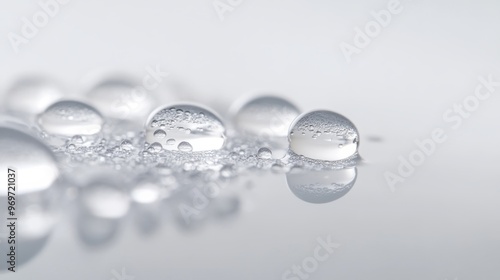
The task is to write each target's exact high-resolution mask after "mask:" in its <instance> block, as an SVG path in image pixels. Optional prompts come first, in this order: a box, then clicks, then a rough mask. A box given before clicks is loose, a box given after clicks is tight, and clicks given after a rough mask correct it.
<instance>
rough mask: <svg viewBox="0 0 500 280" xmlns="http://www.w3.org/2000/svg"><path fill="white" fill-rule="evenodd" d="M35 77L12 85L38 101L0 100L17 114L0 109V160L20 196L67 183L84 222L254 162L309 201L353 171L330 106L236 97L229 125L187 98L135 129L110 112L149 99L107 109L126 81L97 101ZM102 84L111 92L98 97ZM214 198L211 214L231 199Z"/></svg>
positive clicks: (350, 145) (334, 192)
mask: <svg viewBox="0 0 500 280" xmlns="http://www.w3.org/2000/svg"><path fill="white" fill-rule="evenodd" d="M37 83H38V85H43V86H42V87H41V89H40V92H38V91H36V87H34V86H33V85H37ZM37 83H35V82H32V83H27V84H21V85H18V86H16V87H14V90H13V92H14V93H19V94H20V96H21V97H23V98H33V99H34V100H40V102H42V101H43V102H42V103H44V102H45V103H46V106H45V108H43V109H42V108H29V109H26V110H21V109H20V108H21V107H22V106H21V107H20V106H19V105H20V104H19V100H18V99H16V98H14V97H12V96H10V95H8V96H7V97H6V99H5V100H7V101H8V102H7V105H8V106H10V105H12V104H14V105H16V106H17V107H16V106H14V105H12V108H10V109H8V110H5V111H6V112H10V115H11V116H16V117H19V118H21V119H22V120H20V121H19V120H17V119H13V118H12V117H11V116H8V117H0V154H1V155H2V156H1V157H0V167H1V168H2V169H3V170H6V169H8V168H11V167H13V166H14V167H15V168H16V169H18V170H19V172H21V173H22V174H29V176H23V187H22V188H20V191H19V194H20V195H21V194H30V193H33V194H36V193H40V192H46V191H48V190H50V189H51V187H54V186H56V185H57V182H59V181H60V180H64V181H66V182H65V184H63V185H70V186H74V188H68V190H67V192H68V196H71V195H70V194H73V196H75V194H76V198H75V200H76V201H77V202H78V205H80V206H81V207H80V209H81V211H82V217H83V218H82V220H83V221H85V222H89V223H94V224H98V225H102V223H108V222H112V225H114V221H116V220H118V219H121V218H123V217H124V216H125V215H127V213H128V212H129V211H130V209H131V204H132V203H136V204H140V205H148V204H154V203H157V202H159V201H161V200H164V199H169V200H170V201H171V202H172V203H174V204H175V203H179V201H181V202H182V201H183V200H186V199H188V193H190V191H191V190H193V188H205V189H206V188H207V187H208V188H209V189H210V188H212V189H214V188H215V187H214V186H218V185H224V184H226V183H227V182H231V181H232V180H236V179H238V177H240V175H241V174H245V173H249V172H251V171H253V170H256V169H257V170H271V171H272V172H275V173H285V174H286V175H284V176H286V178H287V182H288V185H289V187H290V189H291V191H292V193H293V194H295V195H296V196H297V197H299V198H300V199H302V200H304V201H306V202H310V203H325V202H330V201H333V200H336V199H338V198H340V197H342V196H343V195H345V193H347V192H348V191H349V190H350V188H352V186H353V185H354V182H355V179H356V172H357V171H356V168H355V166H356V164H357V162H358V159H359V158H358V155H357V147H358V145H359V135H358V131H357V129H356V127H355V126H354V125H353V124H352V122H350V121H349V120H348V119H347V118H345V117H343V116H341V115H339V114H337V113H334V112H330V111H312V112H309V113H307V114H303V115H300V111H299V109H298V108H297V107H295V106H294V105H293V104H291V103H290V102H288V101H287V100H285V99H283V98H280V97H276V96H267V95H266V96H261V97H257V98H253V99H247V100H246V101H245V102H237V105H235V106H233V109H232V110H231V112H230V116H231V118H230V120H231V122H230V129H229V130H228V129H226V124H224V123H223V121H222V119H221V118H220V117H219V116H218V115H217V114H216V113H215V112H214V111H212V110H211V109H209V108H206V107H204V106H200V105H196V104H186V103H177V104H171V105H168V106H162V107H160V108H159V109H157V110H156V111H154V112H153V113H151V114H150V115H149V118H147V119H146V118H144V119H145V127H143V128H137V127H135V126H128V125H127V126H126V128H127V129H121V128H119V127H117V126H119V124H120V122H117V121H116V120H117V119H120V118H121V119H124V120H125V119H126V120H127V121H130V122H132V121H134V120H135V119H136V118H139V119H140V118H141V117H140V116H143V115H144V110H149V109H150V107H151V106H150V105H151V104H150V103H151V102H153V100H155V98H151V99H148V100H149V101H147V104H143V105H144V107H141V106H139V107H138V108H140V109H137V111H134V112H129V113H127V114H125V115H119V114H118V115H116V114H115V113H116V112H112V111H110V110H113V108H114V107H113V106H114V105H113V104H118V103H117V101H120V100H121V98H123V96H124V95H123V94H119V92H122V93H123V92H127V91H128V90H129V89H130V88H133V87H132V85H131V84H126V83H120V82H116V81H112V82H108V83H102V84H100V85H99V86H97V87H95V88H93V89H92V90H91V91H90V92H89V93H88V95H87V96H90V97H92V99H93V102H92V103H93V104H94V105H95V106H96V107H97V108H96V107H94V106H92V105H91V104H90V102H86V101H84V100H83V101H82V100H70V99H61V98H62V97H63V95H62V94H59V92H58V91H56V90H52V88H51V87H50V85H51V84H48V83H41V82H37ZM48 89H51V90H48ZM44 92H50V94H49V95H47V96H44ZM106 92H111V93H112V94H110V95H109V96H101V95H102V94H106ZM97 93H100V94H97ZM136 97H137V96H136ZM24 101H26V100H24ZM122 101H123V100H122ZM144 102H146V101H144ZM45 103H44V104H45ZM9 104H10V105H9ZM127 106H135V105H134V104H133V103H130V104H128V105H127ZM145 108H147V109H145ZM115 109H116V108H115ZM139 111H140V112H139ZM148 112H149V111H148ZM228 131H229V132H228ZM96 174H97V175H96ZM61 175H62V176H61ZM2 180H3V179H2ZM5 181H6V180H5ZM130 182H133V183H130ZM214 184H215V185H214ZM124 186H127V187H124ZM209 193H210V194H213V193H214V192H213V191H210V192H209ZM1 195H4V194H0V196H1ZM207 195H209V194H207ZM221 200H222V201H224V203H221V204H220V205H218V204H215V206H216V207H215V208H214V210H213V211H214V212H213V213H214V215H215V216H218V217H219V216H220V217H222V216H224V217H225V216H228V215H229V214H228V213H232V212H234V211H236V210H235V209H237V208H238V207H239V202H238V200H237V199H235V198H234V197H226V198H224V199H221ZM229 216H230V215H229ZM110 229H112V228H110ZM87 230H88V229H87V228H85V227H84V228H82V231H83V232H82V233H81V234H82V235H84V236H87V235H89V234H90V235H91V236H92V238H90V239H86V240H87V241H88V242H97V243H98V242H102V240H104V239H103V238H104V237H102V236H99V237H98V238H94V236H93V235H92V234H93V233H89V232H87ZM86 238H87V237H86ZM0 241H1V240H0ZM0 243H1V242H0Z"/></svg>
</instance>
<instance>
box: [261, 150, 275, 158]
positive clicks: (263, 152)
mask: <svg viewBox="0 0 500 280" xmlns="http://www.w3.org/2000/svg"><path fill="white" fill-rule="evenodd" d="M257 157H258V158H260V159H271V158H272V157H273V153H272V152H271V150H269V149H268V148H260V149H259V151H258V152H257Z"/></svg>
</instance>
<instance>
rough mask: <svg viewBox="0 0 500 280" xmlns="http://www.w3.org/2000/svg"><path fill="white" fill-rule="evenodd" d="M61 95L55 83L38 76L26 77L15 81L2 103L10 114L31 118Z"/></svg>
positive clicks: (61, 92) (61, 96)
mask: <svg viewBox="0 0 500 280" xmlns="http://www.w3.org/2000/svg"><path fill="white" fill-rule="evenodd" d="M63 97H64V94H63V91H62V90H61V89H60V88H59V86H58V85H57V84H56V83H54V82H52V81H50V80H46V79H43V78H40V77H28V78H24V79H22V80H20V81H18V82H17V83H15V84H14V85H13V86H12V87H11V88H10V89H9V90H8V92H7V93H6V94H5V99H4V102H2V103H4V105H5V106H6V109H7V111H8V112H9V113H10V114H12V115H16V116H22V117H30V118H32V117H34V116H35V115H37V114H39V113H41V112H43V110H45V108H47V107H48V106H49V105H50V104H52V103H54V102H56V101H57V100H59V99H61V98H63Z"/></svg>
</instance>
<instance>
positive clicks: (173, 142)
mask: <svg viewBox="0 0 500 280" xmlns="http://www.w3.org/2000/svg"><path fill="white" fill-rule="evenodd" d="M160 129H161V131H163V132H164V133H165V134H163V132H158V131H159V130H160ZM167 136H168V137H167ZM225 139H226V136H225V127H224V124H223V123H222V121H221V120H220V118H219V117H218V116H217V115H216V114H215V113H213V112H212V111H211V110H209V109H207V108H203V107H200V106H198V105H191V104H178V105H172V106H168V107H164V108H161V109H160V110H158V111H156V112H155V113H153V114H152V115H151V116H150V117H149V119H148V121H147V124H146V142H147V143H154V142H158V143H160V144H161V145H162V147H163V149H165V150H176V151H182V152H191V151H193V152H198V151H208V150H218V149H221V148H222V146H223V145H224V143H225Z"/></svg>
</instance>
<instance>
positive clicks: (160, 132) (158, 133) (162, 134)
mask: <svg viewBox="0 0 500 280" xmlns="http://www.w3.org/2000/svg"><path fill="white" fill-rule="evenodd" d="M153 136H154V137H156V138H158V139H162V138H165V137H167V133H166V132H165V130H163V129H158V130H157V131H155V132H154V133H153Z"/></svg>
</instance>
